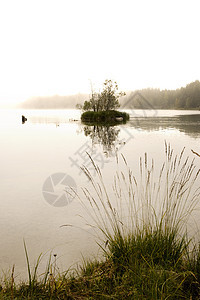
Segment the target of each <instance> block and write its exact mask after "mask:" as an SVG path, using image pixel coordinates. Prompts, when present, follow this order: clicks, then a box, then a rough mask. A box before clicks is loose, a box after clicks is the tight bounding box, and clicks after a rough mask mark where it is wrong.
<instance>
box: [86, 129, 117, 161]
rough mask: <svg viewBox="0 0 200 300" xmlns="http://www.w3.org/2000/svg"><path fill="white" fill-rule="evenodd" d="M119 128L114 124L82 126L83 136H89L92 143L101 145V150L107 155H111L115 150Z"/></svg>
mask: <svg viewBox="0 0 200 300" xmlns="http://www.w3.org/2000/svg"><path fill="white" fill-rule="evenodd" d="M119 132H120V129H119V128H118V127H114V126H103V125H102V126H100V125H94V126H89V125H85V126H84V134H85V136H89V137H90V138H91V140H92V145H96V144H99V145H102V146H103V151H104V153H105V154H106V155H107V156H111V155H113V154H114V152H115V151H116V149H115V148H116V143H117V141H118V135H119Z"/></svg>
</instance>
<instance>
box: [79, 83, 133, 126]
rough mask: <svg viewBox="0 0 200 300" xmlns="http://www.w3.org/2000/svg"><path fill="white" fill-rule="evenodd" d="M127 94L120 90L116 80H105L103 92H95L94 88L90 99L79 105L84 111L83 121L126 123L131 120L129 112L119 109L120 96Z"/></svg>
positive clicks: (111, 123)
mask: <svg viewBox="0 0 200 300" xmlns="http://www.w3.org/2000/svg"><path fill="white" fill-rule="evenodd" d="M125 95H126V94H125V93H124V92H118V85H117V83H116V82H112V80H108V79H107V80H105V82H104V86H103V91H102V92H100V93H95V92H94V91H93V90H92V95H91V98H90V99H89V101H85V102H84V104H83V106H80V105H79V106H78V108H81V109H82V110H83V111H84V112H83V113H82V115H81V121H82V122H83V123H86V124H91V125H95V124H98V125H100V124H102V125H103V124H109V125H117V124H119V123H126V122H127V121H128V120H129V114H128V113H126V112H121V111H118V110H117V108H119V107H120V104H119V98H120V97H122V96H125Z"/></svg>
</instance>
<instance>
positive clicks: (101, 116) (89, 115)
mask: <svg viewBox="0 0 200 300" xmlns="http://www.w3.org/2000/svg"><path fill="white" fill-rule="evenodd" d="M128 120H129V114H127V113H125V112H120V111H116V110H109V111H99V112H94V111H86V112H84V113H83V114H82V115H81V121H82V122H84V123H90V124H109V125H113V124H119V123H126V122H127V121H128Z"/></svg>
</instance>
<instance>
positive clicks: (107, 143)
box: [0, 109, 200, 279]
mask: <svg viewBox="0 0 200 300" xmlns="http://www.w3.org/2000/svg"><path fill="white" fill-rule="evenodd" d="M127 112H129V113H130V121H129V122H128V123H127V124H124V125H119V126H115V127H97V126H96V127H94V126H92V127H91V126H85V125H83V124H81V122H80V111H77V110H20V109H18V110H1V111H0V132H1V133H0V138H1V141H0V143H1V144H0V145H1V148H0V168H1V169H0V170H1V180H0V190H1V198H0V201H1V210H0V228H1V231H0V232H1V233H0V234H1V237H0V253H1V256H0V267H1V270H5V271H7V270H9V269H11V268H12V265H13V264H15V267H16V274H15V275H17V279H20V278H21V279H25V278H27V269H26V260H25V253H24V246H23V239H24V240H25V242H26V246H27V249H28V253H29V258H30V262H31V264H32V265H33V264H34V262H35V261H36V260H37V258H38V256H39V254H40V253H43V254H44V259H43V260H42V263H41V269H42V268H44V266H45V265H46V262H47V260H48V255H49V254H50V253H52V254H57V257H58V266H59V268H60V271H64V270H66V269H67V268H69V267H71V266H76V265H77V264H80V263H81V260H82V256H83V257H85V258H89V257H90V258H92V257H93V255H98V254H99V250H98V246H97V245H96V238H95V237H94V235H93V231H92V229H91V228H90V227H89V226H87V222H88V216H87V213H86V212H85V211H84V209H83V207H82V206H81V204H80V201H79V200H78V199H77V197H74V195H71V196H70V195H68V196H66V193H63V190H64V188H66V187H67V185H68V184H70V185H71V186H72V187H73V188H74V189H75V190H77V192H78V193H79V191H80V192H81V187H88V188H89V189H90V187H89V182H88V179H87V177H86V176H85V174H84V173H83V171H82V170H81V168H80V167H81V166H83V165H84V166H86V167H87V168H88V169H89V170H90V171H91V174H92V176H93V178H94V179H95V176H96V174H95V172H94V169H93V167H92V163H91V160H90V158H89V156H88V154H89V155H91V157H92V158H93V159H94V161H95V163H96V164H97V165H98V166H99V168H100V169H101V171H102V174H103V178H104V181H105V184H106V185H107V187H108V190H111V186H112V183H113V177H114V174H115V171H116V168H117V165H116V155H117V156H118V157H120V156H121V154H123V155H124V157H125V158H126V160H127V161H128V164H129V166H130V167H131V169H132V170H133V171H134V172H135V173H136V174H137V173H138V166H139V158H140V157H141V156H142V157H143V156H144V153H145V152H147V153H148V156H149V157H150V158H153V159H154V161H155V164H157V165H158V167H159V166H161V164H162V162H163V159H164V147H165V145H164V144H165V141H166V142H167V143H170V144H171V147H172V148H173V149H174V151H175V152H176V153H180V152H181V150H182V148H183V147H185V148H186V150H185V152H186V154H187V155H189V156H190V157H191V159H192V158H195V163H196V165H197V168H200V157H198V156H196V155H195V154H193V153H192V152H191V149H192V150H194V151H196V152H197V153H200V111H183V110H181V111H179V110H146V111H145V110H143V111H142V110H141V111H140V110H135V111H134V110H130V111H127ZM22 115H24V116H26V118H27V121H26V122H25V123H24V124H22V119H21V116H22ZM87 153H88V154H87ZM120 164H122V162H121V160H120V162H119V165H120ZM119 167H120V166H119ZM122 168H123V166H122ZM111 193H112V192H111ZM84 201H85V200H84ZM197 220H198V214H197ZM197 222H198V221H197ZM62 225H70V226H62Z"/></svg>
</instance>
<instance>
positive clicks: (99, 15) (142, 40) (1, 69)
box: [0, 0, 200, 104]
mask: <svg viewBox="0 0 200 300" xmlns="http://www.w3.org/2000/svg"><path fill="white" fill-rule="evenodd" d="M199 11H200V1H199V0H188V1H185V0H167V1H162V0H137V1H136V0H120V1H119V0H55V1H51V0H13V1H11V0H0V104H5V103H7V104H12V103H15V102H16V101H22V100H25V99H27V98H29V97H31V96H43V95H55V94H60V95H67V94H74V93H78V92H80V93H82V92H83V93H85V92H90V80H91V81H92V82H93V83H95V85H96V87H98V84H100V83H102V82H103V81H104V80H105V79H107V78H111V79H113V80H116V81H117V82H118V84H119V87H120V89H121V90H134V89H138V88H139V89H140V88H145V87H159V88H161V89H164V88H168V89H175V88H178V87H181V86H185V85H186V84H187V83H189V82H191V81H194V80H196V79H198V80H199V79H200V38H199V29H200V18H199Z"/></svg>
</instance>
